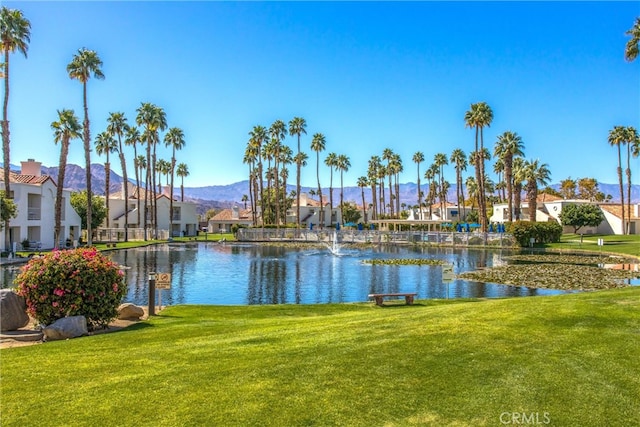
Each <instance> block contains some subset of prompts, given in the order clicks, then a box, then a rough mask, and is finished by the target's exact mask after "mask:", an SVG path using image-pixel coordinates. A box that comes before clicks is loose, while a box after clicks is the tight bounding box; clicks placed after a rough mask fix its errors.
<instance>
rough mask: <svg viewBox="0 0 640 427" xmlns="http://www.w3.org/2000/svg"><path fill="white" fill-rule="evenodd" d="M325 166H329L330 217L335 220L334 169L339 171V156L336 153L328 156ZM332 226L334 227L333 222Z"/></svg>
mask: <svg viewBox="0 0 640 427" xmlns="http://www.w3.org/2000/svg"><path fill="white" fill-rule="evenodd" d="M324 164H325V165H327V166H329V212H330V213H329V215H330V216H331V217H332V218H333V214H332V213H333V169H334V168H335V169H336V170H337V167H338V155H337V154H336V153H329V154H327V157H326V158H325V159H324ZM330 224H331V225H333V221H331V223H330Z"/></svg>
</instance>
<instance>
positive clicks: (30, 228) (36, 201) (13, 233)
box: [0, 159, 82, 251]
mask: <svg viewBox="0 0 640 427" xmlns="http://www.w3.org/2000/svg"><path fill="white" fill-rule="evenodd" d="M21 164H22V169H21V171H20V173H14V172H11V173H10V174H9V179H10V183H11V194H10V197H11V198H12V199H13V202H14V203H15V204H16V207H17V216H16V218H12V219H11V220H10V222H9V239H8V243H9V247H5V245H6V244H7V239H5V238H4V236H2V238H0V249H1V250H2V251H6V250H11V251H13V250H14V249H18V248H20V246H21V243H22V242H23V241H25V240H26V241H29V247H30V248H31V247H32V246H33V247H34V248H35V249H51V248H53V247H55V244H54V227H55V203H56V191H57V185H56V183H55V182H54V181H53V179H52V178H51V177H50V176H48V175H42V170H41V166H42V163H41V162H36V161H35V160H34V159H28V160H27V161H26V162H21ZM3 178H4V173H3V171H1V168H0V187H1V188H4V180H3ZM62 198H63V200H62V212H61V213H62V220H61V224H60V227H61V228H60V242H59V246H60V247H66V246H68V244H69V245H73V243H74V242H76V243H77V241H78V239H79V238H80V227H81V224H82V222H81V219H80V216H79V215H78V213H77V212H76V211H75V210H74V209H73V207H72V206H71V190H67V189H64V190H63V191H62ZM4 232H5V231H4V230H3V231H2V234H4ZM19 245H20V246H19Z"/></svg>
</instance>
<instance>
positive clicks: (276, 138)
mask: <svg viewBox="0 0 640 427" xmlns="http://www.w3.org/2000/svg"><path fill="white" fill-rule="evenodd" d="M269 136H271V141H273V157H274V161H275V162H274V163H275V168H276V171H275V178H276V197H275V203H276V228H280V163H281V152H282V141H283V140H284V139H285V138H286V136H287V125H286V124H285V123H284V122H283V121H282V120H276V121H275V122H273V124H272V125H271V127H270V128H269ZM245 204H246V203H245ZM245 209H246V207H245Z"/></svg>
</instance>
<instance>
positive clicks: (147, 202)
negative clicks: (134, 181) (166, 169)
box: [144, 136, 155, 240]
mask: <svg viewBox="0 0 640 427" xmlns="http://www.w3.org/2000/svg"><path fill="white" fill-rule="evenodd" d="M151 138H152V137H151V136H150V137H149V139H148V140H147V167H146V168H145V188H144V190H145V191H144V239H145V240H147V239H148V238H149V237H148V235H147V227H148V225H149V219H150V218H151V203H152V200H153V197H152V195H151V193H149V187H150V186H151V144H152V142H151ZM154 190H155V189H154Z"/></svg>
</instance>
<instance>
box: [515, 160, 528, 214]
mask: <svg viewBox="0 0 640 427" xmlns="http://www.w3.org/2000/svg"><path fill="white" fill-rule="evenodd" d="M524 166H525V161H524V159H523V158H522V157H516V158H514V159H513V210H514V217H515V220H516V221H519V220H520V212H521V205H522V203H521V200H522V183H523V181H524Z"/></svg>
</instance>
